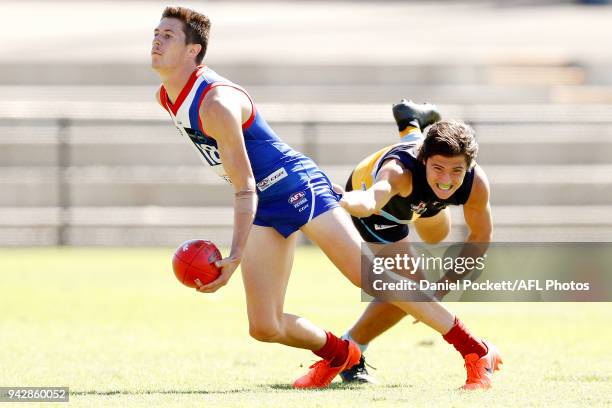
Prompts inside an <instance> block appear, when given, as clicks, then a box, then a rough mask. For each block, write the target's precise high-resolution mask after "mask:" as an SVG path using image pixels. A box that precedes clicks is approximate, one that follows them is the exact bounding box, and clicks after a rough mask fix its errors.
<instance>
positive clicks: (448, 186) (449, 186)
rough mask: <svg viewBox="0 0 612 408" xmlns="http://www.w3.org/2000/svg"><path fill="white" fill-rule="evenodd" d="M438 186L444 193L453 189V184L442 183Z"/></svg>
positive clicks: (437, 184)
mask: <svg viewBox="0 0 612 408" xmlns="http://www.w3.org/2000/svg"><path fill="white" fill-rule="evenodd" d="M436 186H437V187H438V188H439V189H440V190H443V191H448V190H450V189H451V187H453V185H452V184H442V183H436Z"/></svg>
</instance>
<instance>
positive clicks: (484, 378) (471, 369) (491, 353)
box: [460, 340, 503, 390]
mask: <svg viewBox="0 0 612 408" xmlns="http://www.w3.org/2000/svg"><path fill="white" fill-rule="evenodd" d="M482 342H483V343H484V345H485V346H486V347H487V350H488V351H487V354H485V355H484V356H482V357H478V354H476V353H471V354H468V355H467V356H465V369H466V371H467V380H465V384H464V385H463V387H461V388H460V389H462V390H487V389H489V388H491V377H493V372H494V371H499V365H500V364H503V361H502V359H501V356H500V354H499V350H497V347H495V346H494V345H493V344H490V343H488V342H486V341H484V340H483V341H482Z"/></svg>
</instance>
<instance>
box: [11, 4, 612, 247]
mask: <svg viewBox="0 0 612 408" xmlns="http://www.w3.org/2000/svg"><path fill="white" fill-rule="evenodd" d="M586 3H606V2H605V1H584V2H575V1H535V2H527V1H501V0H500V1H478V2H459V1H437V2H393V1H380V2H360V1H356V2H351V1H344V2H306V1H304V2H300V1H289V2H270V3H268V2H255V1H250V2H222V1H218V2H185V3H181V4H184V5H188V6H191V7H194V8H197V9H198V10H201V11H204V12H206V13H207V14H209V15H210V17H211V19H212V22H213V27H212V33H211V42H210V47H209V52H208V55H207V57H206V59H205V62H206V63H207V64H208V65H210V66H211V67H213V69H215V70H216V71H218V72H219V73H221V74H222V75H224V76H226V77H228V78H230V79H232V80H233V81H235V82H237V83H240V84H241V85H243V86H244V87H246V89H247V90H249V91H250V92H251V94H252V95H253V97H254V99H255V102H256V103H257V104H258V107H259V110H260V111H261V112H262V113H263V115H264V117H266V118H267V119H268V120H269V122H270V123H271V124H272V127H273V128H274V129H275V130H276V132H277V133H278V135H279V136H280V137H281V138H283V139H284V140H286V141H287V142H289V143H290V144H291V145H292V146H294V147H295V148H297V149H298V150H301V151H303V152H305V153H307V154H308V155H310V156H311V157H313V158H314V159H315V160H316V161H317V162H318V163H320V164H321V165H322V167H323V168H324V169H325V170H327V171H328V173H329V174H330V176H331V178H332V179H333V180H334V181H336V182H339V183H344V181H345V179H346V177H347V176H348V174H349V173H350V170H351V169H352V166H354V165H355V164H356V163H357V162H358V161H359V160H360V159H362V158H363V157H365V156H366V155H367V154H369V153H370V152H371V151H374V150H376V149H378V148H380V147H382V146H384V145H386V144H390V143H393V142H395V141H396V140H397V132H396V130H395V125H394V122H393V118H392V115H391V111H390V107H391V104H392V103H393V102H395V101H398V100H400V99H401V98H402V97H408V98H412V99H413V100H416V101H429V102H433V103H437V104H438V105H439V106H440V108H441V111H442V113H443V115H444V116H445V117H446V118H459V119H463V120H465V121H467V122H469V123H470V124H472V125H473V126H474V127H475V129H476V132H477V137H478V140H479V142H480V147H481V150H480V155H479V160H478V161H479V162H480V163H481V164H482V165H483V167H484V168H485V171H486V172H487V174H488V175H489V178H490V181H491V185H492V205H493V217H494V224H495V237H494V239H495V240H496V241H519V240H524V241H609V240H610V239H611V238H612V216H611V215H612V188H611V187H612V54H611V53H610V39H612V31H611V29H610V27H612V7H610V6H607V5H594V4H586ZM165 4H166V3H162V2H153V1H124V2H103V1H91V2H77V1H59V2H58V1H53V2H52V1H39V2H33V1H20V2H14V1H1V2H0V7H1V8H2V10H3V15H4V16H5V20H6V21H5V23H4V24H3V25H4V31H5V33H7V34H8V37H5V41H2V42H1V43H0V246H55V245H75V246H120V245H126V246H143V245H145V246H151V245H160V246H161V245H164V246H165V245H170V246H174V245H177V244H178V243H180V242H182V241H184V240H185V239H188V238H194V237H205V238H208V239H211V240H213V241H215V242H217V243H219V244H220V245H227V244H228V243H229V241H230V238H231V223H232V210H231V207H230V205H231V201H230V199H231V194H229V192H230V191H231V190H229V188H228V187H226V186H225V185H223V184H221V182H220V180H217V178H216V176H215V175H213V174H209V173H208V172H206V169H205V168H203V166H201V165H200V162H199V159H198V158H197V157H196V155H195V154H194V153H193V151H192V149H191V148H190V147H188V145H187V144H186V143H185V141H183V140H182V139H181V138H180V137H179V135H178V132H176V130H175V129H174V128H173V126H172V124H171V121H170V120H169V118H168V117H167V114H166V113H165V112H163V111H162V110H161V108H159V107H158V106H157V105H156V103H155V102H154V98H153V95H154V92H155V90H156V89H157V86H158V80H157V78H156V75H155V74H154V73H153V72H152V71H151V70H150V68H149V50H150V42H151V38H152V30H153V28H154V27H155V25H156V24H157V22H158V20H159V16H160V14H161V11H162V9H163V7H164V5H165ZM453 217H454V223H455V225H456V226H457V227H455V228H454V229H453V233H452V234H453V235H452V236H451V237H449V239H461V237H462V236H463V235H464V234H465V229H464V228H463V227H462V225H461V224H462V216H461V213H460V212H457V211H455V213H454V215H453ZM414 238H415V239H418V238H417V237H416V236H415V237H414Z"/></svg>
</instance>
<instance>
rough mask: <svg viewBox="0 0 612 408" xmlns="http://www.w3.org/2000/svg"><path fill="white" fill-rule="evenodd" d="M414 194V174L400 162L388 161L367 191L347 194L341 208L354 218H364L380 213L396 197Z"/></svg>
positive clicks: (341, 202)
mask: <svg viewBox="0 0 612 408" xmlns="http://www.w3.org/2000/svg"><path fill="white" fill-rule="evenodd" d="M411 192H412V173H410V171H409V170H407V169H405V168H404V167H403V166H402V165H401V164H400V162H399V161H398V160H395V159H390V160H387V161H386V162H385V163H384V164H383V165H382V167H381V168H380V170H379V171H378V174H377V176H376V182H375V183H374V184H373V185H372V186H371V187H370V188H368V189H367V190H365V191H364V190H353V191H349V192H348V193H345V194H344V196H343V197H342V199H341V200H340V206H342V208H344V209H345V210H346V211H347V212H348V213H349V214H351V215H352V216H354V217H359V218H364V217H369V216H370V215H372V214H375V213H377V212H378V211H380V210H381V209H382V208H383V207H384V206H385V205H386V204H387V203H388V202H389V200H390V199H391V198H393V197H394V196H395V195H398V194H399V195H400V196H402V197H407V196H409V195H410V193H411Z"/></svg>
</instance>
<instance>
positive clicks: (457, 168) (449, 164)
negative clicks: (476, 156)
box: [425, 154, 467, 200]
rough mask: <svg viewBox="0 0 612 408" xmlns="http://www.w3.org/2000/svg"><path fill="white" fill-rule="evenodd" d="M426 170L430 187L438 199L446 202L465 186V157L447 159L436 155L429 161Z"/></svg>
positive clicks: (426, 163)
mask: <svg viewBox="0 0 612 408" xmlns="http://www.w3.org/2000/svg"><path fill="white" fill-rule="evenodd" d="M425 169H426V174H427V183H428V184H429V187H431V189H432V190H433V192H434V193H435V194H436V196H438V198H441V199H443V200H445V199H447V198H449V197H450V196H452V195H453V194H454V193H455V191H457V189H458V188H459V187H461V184H463V178H464V177H465V173H466V171H467V163H466V160H465V157H464V156H463V155H459V156H452V157H446V156H441V155H439V154H436V155H433V156H431V157H429V158H428V159H427V161H426V162H425Z"/></svg>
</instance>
